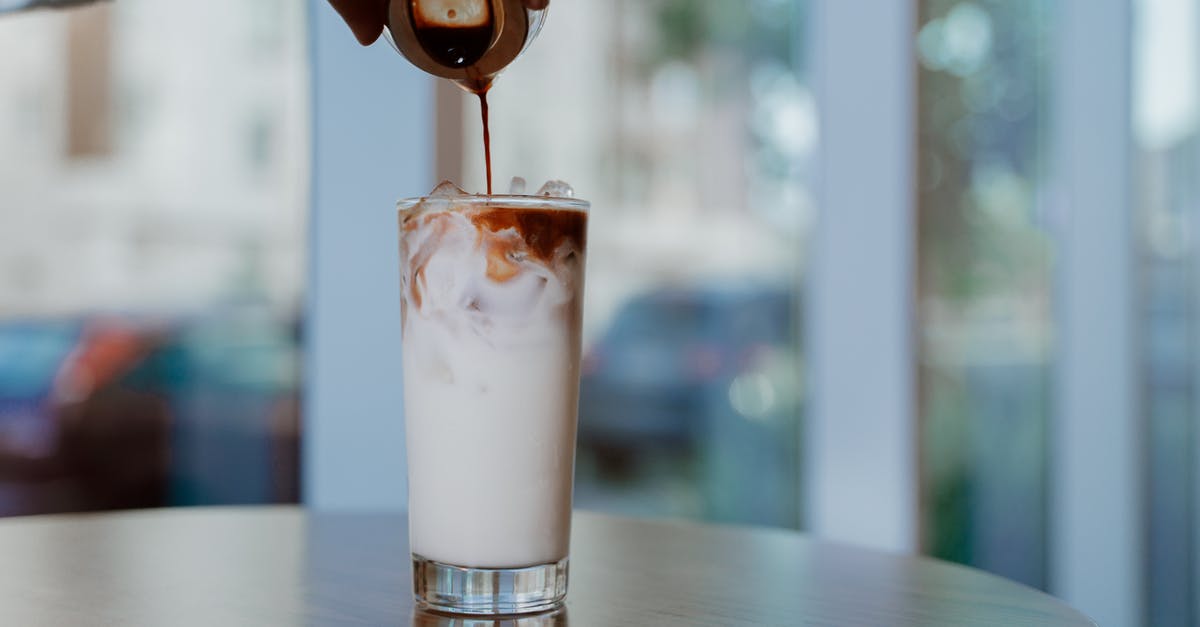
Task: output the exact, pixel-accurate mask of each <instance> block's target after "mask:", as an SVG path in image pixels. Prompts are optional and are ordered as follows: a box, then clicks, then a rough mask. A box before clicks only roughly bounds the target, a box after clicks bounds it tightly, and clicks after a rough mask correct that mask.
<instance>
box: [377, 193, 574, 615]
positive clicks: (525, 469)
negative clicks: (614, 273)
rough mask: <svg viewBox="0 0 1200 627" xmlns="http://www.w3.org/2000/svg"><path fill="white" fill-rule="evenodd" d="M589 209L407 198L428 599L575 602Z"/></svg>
mask: <svg viewBox="0 0 1200 627" xmlns="http://www.w3.org/2000/svg"><path fill="white" fill-rule="evenodd" d="M587 209H588V204H587V203H586V202H583V201H578V200H572V199H553V198H545V197H531V196H467V195H463V196H457V197H433V198H427V199H424V200H413V201H403V202H401V203H400V255H401V286H400V287H401V312H402V325H403V337H404V342H403V360H404V402H405V429H406V436H407V442H408V478H409V503H408V512H409V541H410V546H411V549H412V553H413V556H412V557H413V581H414V592H415V594H416V597H417V601H418V604H419V605H420V606H421V607H424V608H427V609H435V610H439V611H446V612H454V613H464V614H522V613H529V612H541V611H546V610H550V609H554V608H556V607H558V606H559V605H560V604H561V602H562V600H563V598H564V596H565V595H566V591H567V564H568V562H567V554H568V550H569V544H570V531H571V497H572V484H573V481H574V467H575V434H576V414H577V408H578V402H579V369H580V334H581V323H582V307H583V287H584V266H585V258H584V255H585V252H586V245H587V241H586V240H587V219H588V211H587Z"/></svg>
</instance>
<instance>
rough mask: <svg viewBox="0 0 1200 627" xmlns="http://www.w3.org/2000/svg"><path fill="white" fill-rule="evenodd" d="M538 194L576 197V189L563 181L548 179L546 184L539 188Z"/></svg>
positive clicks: (552, 196)
mask: <svg viewBox="0 0 1200 627" xmlns="http://www.w3.org/2000/svg"><path fill="white" fill-rule="evenodd" d="M537 195H538V196H549V197H550V198H574V197H575V189H574V188H572V187H571V186H570V185H567V184H566V183H564V182H562V181H546V184H545V185H543V186H542V188H541V189H539V190H538V193H537Z"/></svg>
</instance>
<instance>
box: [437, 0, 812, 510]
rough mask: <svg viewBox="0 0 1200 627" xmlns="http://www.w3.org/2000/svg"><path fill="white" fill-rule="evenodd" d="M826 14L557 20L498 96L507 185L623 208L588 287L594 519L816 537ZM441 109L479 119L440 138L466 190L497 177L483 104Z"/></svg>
mask: <svg viewBox="0 0 1200 627" xmlns="http://www.w3.org/2000/svg"><path fill="white" fill-rule="evenodd" d="M807 5H808V3H807V2H805V1H795V2H793V1H788V2H780V1H778V0H740V1H736V2H731V1H730V0H571V2H559V3H556V4H555V3H552V8H551V10H550V13H551V14H552V15H551V16H550V17H549V20H550V22H549V26H548V27H547V28H545V29H544V30H543V31H542V33H541V34H540V35H539V36H538V41H537V42H536V43H535V45H533V46H531V47H530V49H529V50H528V51H526V53H525V54H524V55H523V56H522V57H521V59H520V60H518V61H517V62H516V63H514V64H512V65H511V66H510V67H509V68H508V69H507V70H506V71H505V73H504V75H503V76H502V77H501V78H500V80H499V81H497V83H496V86H495V88H494V89H493V91H492V92H491V99H490V100H489V103H490V105H491V124H492V126H491V131H492V150H493V164H494V167H495V174H496V180H497V181H505V180H507V178H508V177H511V176H514V175H519V176H523V177H525V178H527V179H529V180H530V181H535V180H542V179H546V178H561V179H564V180H567V181H570V182H571V183H572V184H573V185H574V186H575V188H576V189H578V190H580V192H581V194H582V195H585V196H587V197H588V198H590V199H591V200H592V201H593V202H594V203H595V204H596V206H598V207H603V208H604V209H603V211H598V212H596V213H595V214H594V215H593V216H592V223H591V228H590V232H589V248H590V249H591V250H592V251H593V253H595V255H596V258H598V259H599V258H602V259H604V263H601V264H593V266H592V267H591V268H590V269H589V270H588V298H587V304H586V314H585V316H584V329H583V335H584V347H585V348H584V369H583V380H582V384H581V391H580V394H581V402H580V416H579V429H580V431H579V451H578V455H579V457H578V470H577V473H576V476H577V481H576V494H575V500H576V502H577V503H578V504H579V505H580V506H581V507H586V508H589V509H599V510H603V511H608V512H613V513H620V514H624V515H633V516H671V517H686V518H693V519H702V520H710V521H721V522H731V523H742V524H758V525H773V526H782V527H793V528H794V527H798V526H799V525H800V521H801V519H802V516H801V502H802V495H803V492H804V490H803V481H802V470H801V469H802V464H801V460H800V449H801V446H800V442H801V435H800V431H801V417H802V415H803V412H804V407H805V402H806V401H805V398H804V383H803V382H804V380H805V375H804V367H803V359H802V347H801V338H800V334H799V333H798V329H799V325H800V316H799V315H798V311H799V309H800V301H801V292H802V286H803V268H804V258H805V254H806V249H807V246H806V235H807V233H808V231H809V224H810V222H811V220H812V218H813V216H814V215H815V207H814V204H813V199H812V195H811V193H810V190H809V187H808V184H807V181H808V180H809V174H810V166H811V164H812V158H813V154H814V147H815V145H816V137H817V120H816V111H815V108H814V99H813V96H812V93H811V91H810V90H809V88H808V79H807V77H806V75H805V69H804V68H805V66H806V63H805V60H804V59H805V54H806V52H805V51H806V49H807V47H808V39H807V38H805V37H804V36H803V33H804V30H805V27H804V20H805V15H806V7H807ZM564 50H570V51H571V54H563V51H564ZM447 97H449V98H454V99H457V98H462V96H461V95H459V94H457V93H453V92H451V93H449V94H448V96H447ZM452 104H453V103H451V105H452ZM441 111H443V112H459V113H460V114H461V117H460V118H459V119H456V120H453V121H451V123H448V124H445V125H443V128H446V127H450V128H456V127H462V128H463V129H465V133H464V135H463V136H462V137H461V138H459V137H453V136H445V137H444V138H443V142H446V143H448V142H451V141H454V142H456V143H457V145H459V146H461V148H460V149H459V150H458V151H457V152H458V153H459V154H460V156H461V157H462V158H461V159H459V161H461V163H462V167H463V171H464V172H465V175H464V176H463V177H462V178H463V179H465V180H466V181H468V182H479V181H482V180H483V158H482V150H481V149H480V147H481V146H482V132H481V129H480V124H479V110H478V105H477V104H476V103H475V102H474V101H472V100H465V101H462V106H461V107H458V108H455V107H454V106H446V107H444V108H443V109H442V110H441ZM449 175H450V174H448V175H447V176H449Z"/></svg>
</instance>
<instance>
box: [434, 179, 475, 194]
mask: <svg viewBox="0 0 1200 627" xmlns="http://www.w3.org/2000/svg"><path fill="white" fill-rule="evenodd" d="M466 195H467V192H465V191H463V189H462V188H461V187H459V186H457V185H455V184H454V183H451V182H450V181H442V182H441V183H438V185H437V187H435V188H433V191H432V192H429V196H428V197H429V198H454V197H456V196H466Z"/></svg>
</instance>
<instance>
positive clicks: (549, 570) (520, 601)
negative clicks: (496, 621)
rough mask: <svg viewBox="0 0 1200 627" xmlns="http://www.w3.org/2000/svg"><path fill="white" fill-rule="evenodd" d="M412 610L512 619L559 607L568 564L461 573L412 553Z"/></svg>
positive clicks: (563, 595) (564, 588)
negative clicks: (511, 617) (413, 603)
mask: <svg viewBox="0 0 1200 627" xmlns="http://www.w3.org/2000/svg"><path fill="white" fill-rule="evenodd" d="M413 592H414V593H415V594H416V596H417V606H418V607H420V608H422V609H426V610H433V611H436V612H448V613H451V614H472V615H489V616H490V615H514V614H534V613H538V612H547V611H550V610H553V609H557V608H559V607H562V602H563V598H564V597H566V596H567V559H566V558H564V559H562V560H559V561H557V562H552V563H549V564H539V565H537V566H527V567H525V568H464V567H462V566H451V565H450V564H443V563H441V562H435V561H433V560H430V559H426V558H424V557H421V556H420V555H416V554H413Z"/></svg>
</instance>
